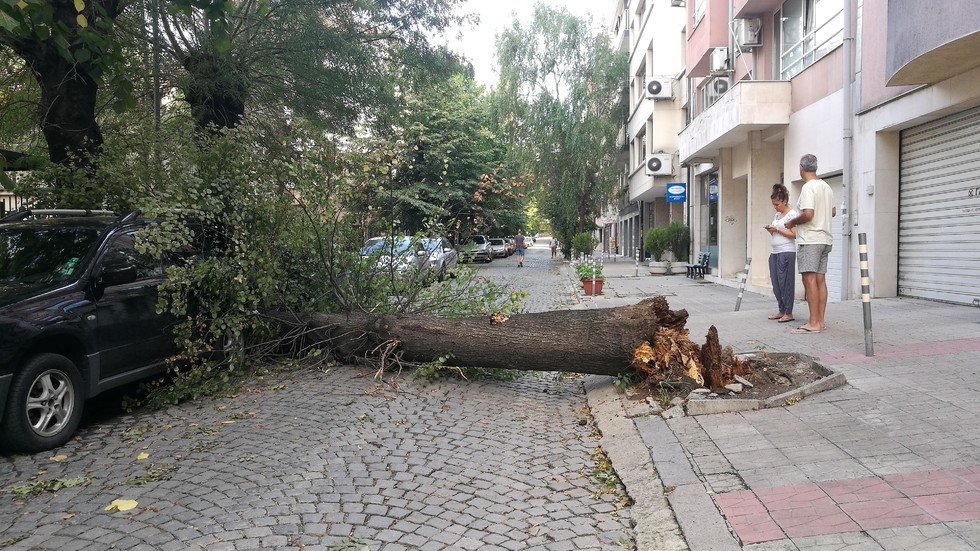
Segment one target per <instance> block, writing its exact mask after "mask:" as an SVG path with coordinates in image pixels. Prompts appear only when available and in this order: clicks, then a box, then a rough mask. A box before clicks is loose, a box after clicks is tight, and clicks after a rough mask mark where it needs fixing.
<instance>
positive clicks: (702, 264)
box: [687, 251, 711, 279]
mask: <svg viewBox="0 0 980 551" xmlns="http://www.w3.org/2000/svg"><path fill="white" fill-rule="evenodd" d="M710 259H711V253H709V252H708V251H701V252H699V253H698V257H697V260H695V261H694V263H693V264H688V265H687V277H689V278H691V279H697V278H699V277H700V278H701V279H704V274H705V273H706V272H707V271H708V260H710Z"/></svg>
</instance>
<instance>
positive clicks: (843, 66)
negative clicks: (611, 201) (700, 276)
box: [616, 0, 980, 306]
mask: <svg viewBox="0 0 980 551" xmlns="http://www.w3.org/2000/svg"><path fill="white" fill-rule="evenodd" d="M639 7H640V6H638V3H637V2H636V0H628V1H627V0H620V1H619V2H617V6H616V9H617V10H620V11H619V13H622V14H625V16H626V17H627V19H630V18H631V17H632V18H635V17H636V14H637V13H638V12H640V10H639V9H638V8H639ZM642 8H643V10H642V11H643V12H650V13H651V17H650V18H648V19H647V22H646V26H649V27H652V29H647V28H646V27H641V28H640V31H639V36H638V40H637V41H635V42H633V41H631V49H630V52H631V64H630V67H631V71H633V72H632V73H631V75H630V76H631V78H634V79H635V78H636V77H637V76H638V73H637V71H638V70H639V69H640V67H641V65H640V64H634V63H633V59H634V58H635V57H638V56H639V57H644V58H652V59H653V60H654V61H655V63H654V65H653V66H652V67H649V68H648V69H647V71H646V75H645V76H657V75H658V74H660V73H659V69H660V67H664V69H663V70H664V71H667V70H668V68H670V67H671V65H670V64H669V63H668V62H667V61H666V60H661V58H660V56H658V55H657V53H658V52H664V53H665V54H666V52H669V51H672V50H674V49H675V48H676V45H677V44H678V43H680V44H681V56H682V60H681V63H680V65H679V68H678V70H677V72H676V73H674V77H675V78H676V79H677V81H676V82H674V90H675V94H677V95H678V97H675V99H674V100H673V104H674V106H675V107H676V108H677V110H679V112H680V114H681V116H682V117H683V120H682V128H681V129H680V131H679V132H678V133H677V135H676V142H675V143H676V150H671V149H669V146H667V145H664V146H662V148H663V149H664V150H665V152H668V153H671V154H672V155H673V160H674V162H676V164H677V166H676V167H675V171H676V174H675V176H674V178H676V179H677V181H679V182H685V183H687V187H688V194H687V203H685V204H684V207H682V210H684V211H685V212H686V215H687V216H688V218H687V220H688V221H689V224H690V225H691V228H692V233H693V235H692V242H693V246H692V248H693V249H694V251H695V252H696V251H699V250H709V251H711V253H712V254H711V266H712V268H711V273H712V276H711V277H713V278H715V279H716V280H718V281H722V282H736V281H738V279H739V277H740V274H741V273H742V272H743V271H744V267H745V265H746V262H747V259H749V258H751V259H752V262H751V266H750V268H749V271H748V274H747V283H748V285H749V286H750V288H753V289H754V290H756V291H760V292H767V289H768V287H769V278H768V267H767V262H766V259H767V257H768V254H769V234H768V232H766V231H765V230H764V229H763V226H764V225H765V224H766V223H768V222H769V221H770V220H771V218H772V212H773V211H772V206H771V204H770V201H769V194H770V192H771V189H772V185H773V184H774V183H777V182H782V183H784V184H786V186H787V187H788V188H789V189H790V195H791V203H795V201H796V198H797V196H798V194H799V192H800V188H801V187H802V182H801V181H800V179H799V159H800V157H801V156H802V155H803V154H805V153H813V154H815V155H816V156H817V158H818V159H819V163H820V167H819V171H818V172H819V175H820V176H821V177H822V178H823V179H824V180H826V181H827V182H828V183H829V184H830V185H831V187H832V188H833V190H834V194H835V202H836V204H837V211H838V215H837V216H836V217H835V218H834V235H835V241H834V247H833V252H832V253H831V266H830V269H829V271H828V274H827V280H828V288H829V291H830V296H831V300H841V299H850V298H856V297H858V296H860V289H861V281H860V276H859V262H858V259H859V247H858V236H859V235H860V234H864V235H865V236H866V238H867V243H868V253H869V258H870V262H869V264H870V270H871V281H870V283H871V286H872V293H873V295H875V296H882V297H888V296H899V295H902V296H912V297H921V298H927V299H934V300H942V301H949V302H955V303H962V304H971V305H977V306H980V132H978V130H980V55H978V52H980V13H978V10H976V2H975V0H944V1H943V2H921V1H917V0H686V1H685V0H647V2H645V3H644V5H643V6H642ZM672 10H673V11H672ZM661 12H663V13H671V14H673V13H680V14H681V17H682V18H683V22H682V24H681V27H680V29H679V30H678V29H676V28H675V26H676V23H675V22H674V20H673V18H672V16H671V17H670V18H667V19H661V18H660V17H653V16H652V14H653V13H661ZM661 25H663V26H662V27H661ZM629 31H630V32H633V28H632V27H630V28H629ZM644 33H646V34H644ZM675 35H679V36H675ZM643 37H652V42H649V43H647V42H644V38H643ZM659 63H663V65H658V64H659ZM634 85H635V84H634ZM645 103H648V104H649V103H652V104H653V106H652V111H653V114H652V116H651V117H649V118H648V119H646V120H644V122H643V123H642V124H641V123H638V122H636V121H635V120H634V119H635V118H637V117H639V118H640V119H642V118H643V116H644V111H645V109H646V108H645V107H638V108H636V109H632V110H631V118H630V121H629V125H628V127H627V128H628V129H627V135H626V136H625V137H624V139H629V140H630V160H629V161H628V162H629V163H630V166H633V163H635V161H636V159H639V158H642V157H643V156H644V155H647V154H649V153H652V152H658V151H659V150H660V148H661V146H660V143H658V142H655V141H654V142H652V143H651V139H650V138H647V139H646V140H641V141H640V142H637V141H636V138H638V137H639V135H640V129H641V128H642V129H643V130H644V131H645V132H646V134H647V135H649V136H651V137H658V136H660V135H661V133H660V131H659V129H657V128H656V127H657V126H658V125H659V124H661V118H660V116H659V115H660V113H661V111H660V106H661V103H660V102H656V101H651V102H645ZM631 105H632V104H631ZM664 110H665V111H669V109H668V108H665V109H664ZM663 118H664V119H667V122H665V123H664V124H665V125H669V124H673V123H672V122H670V119H669V117H666V116H665V117H663ZM664 131H665V132H669V131H668V130H667V129H666V128H665V129H664ZM656 139H659V137H658V138H656ZM663 143H664V144H666V143H667V141H666V140H665V141H664V142H663ZM651 146H652V147H653V148H654V149H653V150H652V151H651V149H650V147H651ZM643 147H647V149H646V150H645V151H644V150H643ZM636 176H637V173H635V172H630V173H628V181H629V188H628V189H629V190H628V195H629V197H628V200H627V201H636V200H638V201H643V202H646V201H647V200H648V199H650V198H651V196H652V200H650V202H651V203H652V206H650V207H647V208H648V209H649V210H650V212H651V213H652V214H653V221H654V222H656V221H657V218H658V217H657V213H658V212H659V211H658V205H657V200H658V199H659V197H658V196H657V193H658V191H657V190H658V188H659V187H661V186H660V185H659V181H658V180H656V179H655V180H653V181H651V182H648V184H649V188H651V190H652V191H651V190H647V189H644V186H643V185H642V184H640V183H639V182H636V181H634V178H636ZM639 179H642V178H639ZM637 192H638V193H637ZM627 207H628V205H627ZM676 208H677V207H676V205H673V206H670V207H669V208H668V209H667V210H668V212H669V215H673V214H674V209H676ZM624 214H625V215H626V216H627V219H628V215H629V214H630V213H628V212H625V213H624V209H622V208H621V209H620V221H619V226H618V227H617V229H624V228H625V229H626V231H628V226H623V219H624ZM644 214H645V213H643V212H640V213H638V216H640V222H639V223H640V224H643V223H644V222H646V219H645V218H643V215H644ZM658 225H659V224H658ZM621 252H624V251H621ZM797 288H798V293H802V286H799V285H798V286H797Z"/></svg>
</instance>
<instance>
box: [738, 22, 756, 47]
mask: <svg viewBox="0 0 980 551" xmlns="http://www.w3.org/2000/svg"><path fill="white" fill-rule="evenodd" d="M735 43H736V44H738V47H739V48H757V47H759V46H762V20H761V19H759V18H754V19H736V20H735Z"/></svg>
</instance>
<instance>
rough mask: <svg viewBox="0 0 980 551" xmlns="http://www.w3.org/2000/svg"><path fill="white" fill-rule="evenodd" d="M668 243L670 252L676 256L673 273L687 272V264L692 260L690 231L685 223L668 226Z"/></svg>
mask: <svg viewBox="0 0 980 551" xmlns="http://www.w3.org/2000/svg"><path fill="white" fill-rule="evenodd" d="M667 241H668V243H669V245H670V252H671V254H672V255H673V256H674V267H673V269H672V270H671V273H674V274H678V273H683V272H686V271H687V262H688V260H689V259H690V248H691V233H690V230H688V227H687V226H686V225H685V224H684V223H683V222H678V221H674V222H671V223H670V224H668V225H667Z"/></svg>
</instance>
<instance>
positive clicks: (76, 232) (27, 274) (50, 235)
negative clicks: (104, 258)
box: [0, 227, 99, 283]
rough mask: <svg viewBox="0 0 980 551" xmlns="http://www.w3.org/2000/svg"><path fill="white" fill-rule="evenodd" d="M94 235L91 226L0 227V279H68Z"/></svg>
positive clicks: (32, 281)
mask: <svg viewBox="0 0 980 551" xmlns="http://www.w3.org/2000/svg"><path fill="white" fill-rule="evenodd" d="M98 237H99V234H98V231H97V230H95V229H93V228H68V227H64V228H24V227H6V228H0V281H2V282H10V283H60V282H63V281H68V280H69V279H71V278H72V276H74V275H75V271H76V270H77V269H78V268H79V265H80V264H79V262H80V261H81V259H82V258H83V257H85V255H86V254H88V252H89V249H91V248H92V246H93V244H94V243H95V242H96V241H97V240H98Z"/></svg>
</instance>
